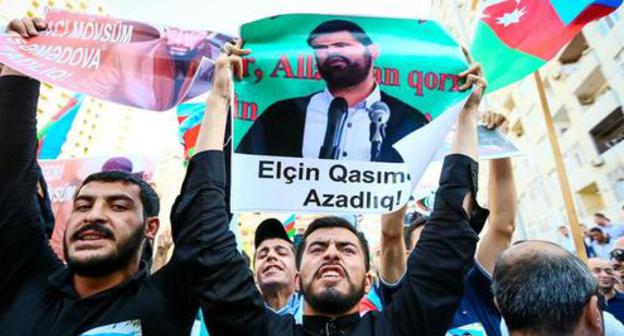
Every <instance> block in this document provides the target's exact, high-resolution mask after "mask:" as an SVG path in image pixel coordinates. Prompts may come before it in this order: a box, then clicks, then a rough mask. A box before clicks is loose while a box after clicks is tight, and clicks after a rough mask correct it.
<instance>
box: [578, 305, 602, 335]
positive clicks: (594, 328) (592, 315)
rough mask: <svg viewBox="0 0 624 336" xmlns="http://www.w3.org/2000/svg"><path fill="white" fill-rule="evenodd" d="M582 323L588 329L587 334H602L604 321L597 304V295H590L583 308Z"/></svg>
mask: <svg viewBox="0 0 624 336" xmlns="http://www.w3.org/2000/svg"><path fill="white" fill-rule="evenodd" d="M582 319H583V323H582V325H585V326H586V328H587V329H588V331H589V335H597V336H598V335H603V332H604V330H603V329H604V323H603V316H602V311H601V310H600V307H599V306H598V297H597V296H595V295H594V296H592V297H591V299H589V302H587V304H586V305H585V308H584V309H583V316H582Z"/></svg>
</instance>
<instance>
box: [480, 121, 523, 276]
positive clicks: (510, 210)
mask: <svg viewBox="0 0 624 336" xmlns="http://www.w3.org/2000/svg"><path fill="white" fill-rule="evenodd" d="M484 119H485V120H484V121H485V125H486V127H487V128H489V129H496V128H498V127H501V126H502V127H504V126H503V124H504V123H505V121H506V119H505V117H504V116H503V115H501V114H498V113H487V114H486V115H485V118H484ZM488 208H489V209H490V217H489V218H488V223H487V224H486V226H485V228H484V230H485V232H484V234H483V236H482V239H481V241H480V242H479V246H478V247H477V257H476V259H477V262H478V263H479V264H480V265H481V266H482V267H483V268H484V269H485V270H486V271H487V272H488V273H489V274H492V272H493V271H494V262H495V261H496V258H497V257H498V255H499V254H501V253H502V252H503V251H504V250H506V249H507V248H508V247H509V245H510V244H511V238H512V236H513V233H514V230H515V219H516V186H515V184H514V177H513V170H512V167H511V159H510V158H504V159H498V160H491V161H490V176H489V182H488Z"/></svg>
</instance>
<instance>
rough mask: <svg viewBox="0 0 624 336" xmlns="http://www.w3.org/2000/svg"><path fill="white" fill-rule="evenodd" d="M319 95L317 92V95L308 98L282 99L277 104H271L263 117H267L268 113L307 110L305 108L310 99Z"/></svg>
mask: <svg viewBox="0 0 624 336" xmlns="http://www.w3.org/2000/svg"><path fill="white" fill-rule="evenodd" d="M317 93H318V92H315V93H313V94H310V95H307V96H301V97H294V98H287V99H282V100H279V101H276V102H275V103H273V104H271V105H270V106H269V107H268V108H267V109H266V110H265V111H264V113H262V115H266V114H267V113H275V112H281V111H284V110H286V111H292V110H301V109H305V107H307V106H308V103H309V102H310V99H312V97H313V96H314V95H316V94H317Z"/></svg>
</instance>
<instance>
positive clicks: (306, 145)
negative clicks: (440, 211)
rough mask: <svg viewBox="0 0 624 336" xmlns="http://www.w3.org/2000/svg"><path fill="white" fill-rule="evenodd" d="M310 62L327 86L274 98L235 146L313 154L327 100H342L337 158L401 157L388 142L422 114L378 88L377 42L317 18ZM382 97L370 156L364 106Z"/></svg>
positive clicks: (418, 122)
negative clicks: (384, 112) (383, 118)
mask: <svg viewBox="0 0 624 336" xmlns="http://www.w3.org/2000/svg"><path fill="white" fill-rule="evenodd" d="M307 43H308V45H309V46H310V47H311V48H312V50H313V51H314V55H315V58H316V64H317V67H318V71H319V74H320V76H321V78H323V80H324V81H325V83H326V84H327V88H326V89H325V90H323V91H321V92H316V93H313V94H312V95H308V96H304V97H296V98H291V99H285V100H282V101H278V102H276V103H274V104H272V105H271V106H269V107H268V108H267V109H266V110H265V111H264V112H262V114H261V115H260V116H259V117H258V119H257V120H256V121H255V122H254V123H253V125H252V126H251V128H250V129H249V131H248V132H247V133H246V134H245V136H244V137H243V138H242V140H241V142H240V144H239V145H238V148H237V150H236V151H237V152H238V153H244V154H256V155H274V156H290V157H305V158H319V157H320V152H321V147H322V146H323V139H324V138H323V136H322V135H323V134H326V128H327V120H328V114H329V112H328V111H329V109H330V106H332V103H333V102H335V101H337V100H340V99H344V100H345V101H346V106H344V108H345V109H347V110H348V111H345V112H347V113H346V115H347V116H346V121H345V127H344V128H343V130H342V136H341V145H340V149H341V152H340V153H339V158H340V159H341V160H360V161H384V162H402V160H401V157H400V156H399V154H398V152H397V151H396V150H395V149H394V148H393V147H392V145H394V144H395V143H396V142H398V141H399V140H400V139H401V138H403V137H404V136H406V135H407V134H409V133H411V132H413V131H414V130H416V129H418V128H420V127H422V126H423V125H425V124H427V122H428V120H427V118H426V117H425V115H424V114H422V113H421V112H420V111H418V110H417V109H415V108H413V107H411V106H409V105H408V104H406V103H404V102H402V101H400V100H399V99H397V98H395V97H392V96H391V95H389V94H387V93H385V92H384V91H382V90H381V89H380V87H379V85H378V84H377V82H376V77H375V75H374V67H373V63H374V61H375V60H376V59H377V57H378V56H379V54H380V51H379V47H378V46H377V45H376V44H374V43H373V41H372V40H371V38H370V37H369V36H368V34H367V33H366V32H365V31H364V30H363V29H362V28H361V27H360V26H359V25H357V24H355V23H353V22H351V21H348V20H330V21H325V22H323V23H321V24H319V25H318V26H317V27H316V28H315V29H314V30H313V31H312V32H311V33H310V35H309V36H308V40H307ZM378 102H382V103H385V104H386V105H387V107H388V109H389V111H390V118H389V120H388V122H387V127H386V134H385V138H384V141H383V144H382V147H381V149H380V152H379V157H377V158H372V157H371V142H370V141H368V139H369V137H370V125H371V121H370V118H369V115H368V113H369V110H370V108H371V106H373V104H375V103H378Z"/></svg>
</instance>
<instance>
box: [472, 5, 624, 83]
mask: <svg viewBox="0 0 624 336" xmlns="http://www.w3.org/2000/svg"><path fill="white" fill-rule="evenodd" d="M621 4H622V0H491V1H490V2H489V3H486V4H485V8H484V9H483V12H482V15H481V19H480V21H479V22H478V24H477V28H476V32H475V34H474V39H473V41H472V45H471V47H470V51H471V53H472V56H473V57H474V59H475V60H476V61H478V62H480V63H481V64H482V65H483V70H484V73H485V77H486V78H487V80H488V82H489V85H488V90H489V91H490V92H492V91H494V90H497V89H500V88H502V87H504V86H506V85H509V84H511V83H513V82H515V81H518V80H520V79H522V78H524V77H525V76H526V75H528V74H530V73H532V72H534V71H536V70H537V69H539V68H540V67H541V66H542V65H543V64H545V63H546V62H547V61H549V60H551V59H552V58H554V57H555V55H556V54H557V53H558V52H559V50H561V48H563V47H564V46H565V45H566V44H567V43H568V42H570V41H571V40H572V39H573V38H574V36H576V34H578V33H579V32H580V31H581V29H582V28H583V26H585V24H587V23H588V22H590V21H593V20H597V19H599V18H601V17H603V16H606V15H608V14H609V13H611V12H613V11H614V10H616V9H617V8H618V7H619V6H620V5H621Z"/></svg>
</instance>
